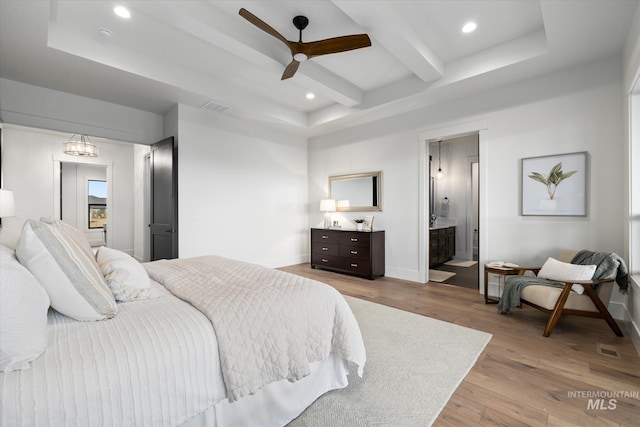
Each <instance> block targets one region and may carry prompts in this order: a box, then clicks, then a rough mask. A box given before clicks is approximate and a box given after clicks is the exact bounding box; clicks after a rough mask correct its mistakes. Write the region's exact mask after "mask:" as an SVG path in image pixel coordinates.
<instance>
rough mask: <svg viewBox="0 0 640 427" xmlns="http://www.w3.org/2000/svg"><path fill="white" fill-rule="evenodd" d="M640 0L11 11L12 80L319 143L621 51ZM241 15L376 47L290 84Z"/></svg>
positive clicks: (309, 69)
mask: <svg viewBox="0 0 640 427" xmlns="http://www.w3.org/2000/svg"><path fill="white" fill-rule="evenodd" d="M637 3H638V1H636V0H602V1H600V0H589V1H587V0H576V1H568V0H545V1H539V0H514V1H509V0H497V1H485V0H453V1H452V0H444V1H440V0H425V1H419V0H409V1H398V0H395V1H391V0H376V1H364V0H331V1H329V0H313V1H312V0H308V1H264V0H263V1H255V0H244V1H236V0H230V1H217V0H213V1H204V0H202V1H126V2H125V1H122V2H115V1H99V0H91V1H65V0H52V1H46V0H41V1H13V0H1V1H0V58H1V59H0V77H4V78H7V79H11V80H16V81H20V82H25V83H29V84H33V85H37V86H43V87H47V88H51V89H56V90H61V91H65V92H70V93H74V94H77V95H82V96H88V97H92V98H96V99H101V100H105V101H108V102H113V103H117V104H122V105H127V106H130V107H134V108H139V109H142V110H147V111H151V112H156V113H163V112H165V111H167V110H168V109H169V108H171V106H173V105H175V103H183V104H186V105H190V106H193V107H196V108H200V107H201V106H203V105H207V106H208V107H209V108H210V109H211V108H212V109H213V110H215V111H211V114H226V115H229V116H232V117H238V118H244V119H255V120H260V121H264V122H268V123H270V124H272V125H275V126H278V127H281V128H285V129H287V130H290V131H292V132H297V133H300V134H304V135H309V136H312V135H318V134H322V133H327V132H331V131H334V130H337V129H340V128H344V127H348V126H350V125H353V124H355V123H363V122H366V121H370V120H374V119H377V118H381V117H386V116H391V115H394V114H398V113H400V112H403V111H407V110H410V109H414V108H419V107H420V106H424V105H430V104H434V103H437V102H444V101H447V100H451V99H454V98H459V97H462V96H465V94H468V93H474V92H477V91H480V90H485V89H487V88H491V87H496V86H499V85H502V84H507V83H511V82H515V81H519V80H523V79H527V78H531V77H534V76H536V75H540V74H544V73H548V72H552V71H554V70H559V69H563V68H568V67H571V66H574V65H577V64H580V63H585V62H589V61H592V60H595V59H598V58H603V57H607V56H613V55H616V54H619V53H620V52H621V51H622V49H623V47H624V44H625V42H626V37H627V34H628V32H629V28H630V25H631V22H632V19H633V16H634V14H635V12H636V8H637ZM116 5H123V6H125V7H126V8H128V10H129V11H130V13H131V17H130V18H128V19H124V18H121V17H119V16H117V15H116V14H115V13H114V11H113V9H114V7H115V6H116ZM240 8H245V9H247V10H249V11H250V12H251V13H253V14H254V15H256V16H258V17H259V18H260V19H261V20H263V21H265V22H266V23H268V24H269V25H270V26H271V27H273V28H274V29H275V30H276V31H278V32H279V33H280V34H282V35H283V36H284V37H286V38H287V39H288V40H292V41H297V40H298V36H299V34H298V30H297V29H296V28H295V27H294V26H293V24H292V19H293V17H294V16H296V15H304V16H306V17H308V19H309V21H310V23H309V25H308V27H307V28H306V29H305V30H304V31H303V33H302V37H303V40H304V41H314V40H320V39H326V38H331V37H337V36H342V35H348V34H359V33H367V34H368V35H369V37H370V38H371V41H372V45H371V47H367V48H363V49H358V50H352V51H349V52H343V53H337V54H332V55H324V56H319V57H315V58H312V59H310V60H308V61H306V62H303V63H301V65H300V68H299V69H298V72H297V73H296V75H295V76H294V77H293V78H291V79H288V80H281V79H280V78H281V75H282V72H283V70H284V68H285V67H286V65H287V64H288V63H289V62H290V61H291V53H290V52H289V49H288V48H287V47H286V46H285V45H284V44H283V43H282V42H281V41H279V40H277V39H276V38H274V37H272V36H271V35H269V34H267V33H265V32H263V31H261V30H260V29H258V28H257V27H255V26H254V25H252V24H251V23H250V22H248V21H247V20H245V19H244V18H242V17H241V16H240V15H239V14H238V11H239V9H240ZM467 22H474V23H476V25H477V28H476V30H475V31H473V32H471V33H463V32H462V31H461V29H462V26H463V25H464V24H465V23H467ZM310 92H311V93H313V94H314V95H315V98H313V99H307V97H306V95H307V93H310Z"/></svg>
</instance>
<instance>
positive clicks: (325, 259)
mask: <svg viewBox="0 0 640 427" xmlns="http://www.w3.org/2000/svg"><path fill="white" fill-rule="evenodd" d="M311 264H313V265H317V266H319V267H333V268H342V266H343V265H344V259H343V258H340V257H339V256H334V255H324V254H319V253H312V254H311Z"/></svg>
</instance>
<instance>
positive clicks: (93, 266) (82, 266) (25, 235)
mask: <svg viewBox="0 0 640 427" xmlns="http://www.w3.org/2000/svg"><path fill="white" fill-rule="evenodd" d="M16 255H17V257H18V260H19V261H20V263H21V264H22V265H24V266H25V267H27V268H28V269H29V271H30V272H31V273H32V274H33V275H34V276H35V278H36V279H37V280H38V282H40V284H41V285H42V287H43V288H44V289H45V291H47V294H49V298H50V299H51V306H52V307H53V308H55V309H56V310H58V311H59V312H60V313H62V314H64V315H66V316H69V317H71V318H73V319H76V320H103V319H108V318H111V317H113V316H115V315H116V313H117V312H118V308H117V306H116V301H115V299H114V298H113V295H112V294H111V291H110V290H109V287H108V286H107V283H106V282H105V280H104V277H103V276H102V271H101V270H100V267H98V264H97V263H96V260H95V258H94V257H93V255H92V252H91V248H86V247H83V246H82V245H81V244H80V243H79V242H77V241H76V240H74V239H73V238H71V237H70V236H69V235H67V234H66V233H65V232H64V231H63V230H62V229H60V228H57V227H52V226H50V225H48V224H45V223H43V222H38V221H33V220H28V221H27V222H26V223H25V225H24V228H23V229H22V234H21V235H20V239H19V240H18V245H17V247H16Z"/></svg>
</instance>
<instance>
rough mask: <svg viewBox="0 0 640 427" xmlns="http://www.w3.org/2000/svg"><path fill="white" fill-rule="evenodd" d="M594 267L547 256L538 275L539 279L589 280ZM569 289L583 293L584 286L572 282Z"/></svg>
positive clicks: (594, 269)
mask: <svg viewBox="0 0 640 427" xmlns="http://www.w3.org/2000/svg"><path fill="white" fill-rule="evenodd" d="M596 268H597V266H596V265H578V264H570V263H566V262H562V261H558V260H557V259H555V258H551V257H549V258H548V259H547V261H546V262H545V263H544V265H543V266H542V268H541V269H540V272H539V273H538V277H539V278H541V279H549V280H562V281H571V280H591V278H592V277H593V273H595V271H596ZM571 290H573V291H574V292H577V293H579V294H582V293H584V287H583V286H582V285H575V284H574V285H573V286H571Z"/></svg>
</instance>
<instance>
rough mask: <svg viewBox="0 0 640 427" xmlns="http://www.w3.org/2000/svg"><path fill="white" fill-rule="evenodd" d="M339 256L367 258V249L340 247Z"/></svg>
mask: <svg viewBox="0 0 640 427" xmlns="http://www.w3.org/2000/svg"><path fill="white" fill-rule="evenodd" d="M339 255H340V256H342V257H345V258H369V256H370V253H369V247H368V246H364V245H360V246H357V245H340V252H339Z"/></svg>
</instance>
